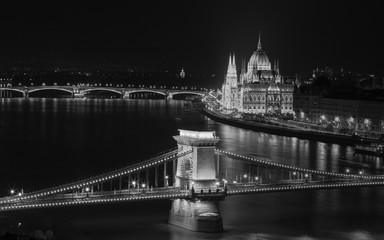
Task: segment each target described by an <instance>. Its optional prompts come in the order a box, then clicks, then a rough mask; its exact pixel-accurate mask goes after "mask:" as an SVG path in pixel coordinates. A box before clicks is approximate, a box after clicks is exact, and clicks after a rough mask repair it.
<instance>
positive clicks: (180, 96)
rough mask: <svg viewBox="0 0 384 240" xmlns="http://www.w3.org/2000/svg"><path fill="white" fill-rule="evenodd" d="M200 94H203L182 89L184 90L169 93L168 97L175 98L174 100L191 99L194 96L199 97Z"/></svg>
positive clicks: (194, 97)
mask: <svg viewBox="0 0 384 240" xmlns="http://www.w3.org/2000/svg"><path fill="white" fill-rule="evenodd" d="M202 96H204V94H203V93H197V92H189V91H184V92H174V93H169V97H168V98H170V99H175V100H193V99H196V98H201V97H202Z"/></svg>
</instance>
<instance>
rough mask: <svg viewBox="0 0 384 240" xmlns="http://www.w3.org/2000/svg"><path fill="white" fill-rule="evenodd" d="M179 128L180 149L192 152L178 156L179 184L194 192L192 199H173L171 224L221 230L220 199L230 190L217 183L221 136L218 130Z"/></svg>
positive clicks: (190, 227) (177, 179)
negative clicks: (217, 149)
mask: <svg viewBox="0 0 384 240" xmlns="http://www.w3.org/2000/svg"><path fill="white" fill-rule="evenodd" d="M179 131H180V135H179V136H174V138H175V140H176V141H177V144H178V148H179V152H180V153H181V152H186V151H189V152H190V153H188V154H186V155H184V156H180V157H179V158H178V162H177V171H176V176H175V178H176V182H175V187H180V188H181V189H189V190H191V192H192V194H191V198H189V199H176V200H173V202H172V208H171V211H170V217H169V223H170V224H173V225H177V226H180V227H183V228H186V229H189V230H192V231H199V232H221V231H222V230H223V222H222V218H221V216H220V205H219V201H220V200H223V199H224V197H225V195H226V192H225V191H219V188H218V185H217V183H218V179H217V174H218V173H216V163H215V145H216V143H217V142H219V139H218V138H217V137H216V136H215V132H214V131H206V132H201V131H189V130H179Z"/></svg>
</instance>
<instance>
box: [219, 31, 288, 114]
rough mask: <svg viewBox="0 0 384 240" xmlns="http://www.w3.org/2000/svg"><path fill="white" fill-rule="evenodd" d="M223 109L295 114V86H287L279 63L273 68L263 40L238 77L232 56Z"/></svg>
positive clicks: (224, 89) (223, 88) (223, 90)
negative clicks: (263, 47)
mask: <svg viewBox="0 0 384 240" xmlns="http://www.w3.org/2000/svg"><path fill="white" fill-rule="evenodd" d="M222 106H223V108H224V109H226V110H233V111H238V112H240V113H250V114H286V113H293V85H292V84H285V83H284V81H283V77H282V76H281V75H280V71H279V63H278V61H275V63H274V65H273V66H272V64H271V62H270V61H269V58H268V56H267V54H266V53H265V52H264V50H263V49H262V45H261V39H260V36H259V42H258V44H257V50H256V51H255V52H254V53H253V54H252V56H251V58H250V59H249V61H248V63H247V64H245V61H243V62H242V67H241V72H240V74H237V68H236V59H235V54H231V55H230V56H229V63H228V69H227V74H226V76H225V80H224V83H223V85H222Z"/></svg>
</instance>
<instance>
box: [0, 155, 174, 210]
mask: <svg viewBox="0 0 384 240" xmlns="http://www.w3.org/2000/svg"><path fill="white" fill-rule="evenodd" d="M174 157H177V154H173V155H171V156H169V157H165V158H163V159H161V160H158V161H155V162H153V163H149V164H145V165H144V166H141V167H136V168H134V169H132V170H127V171H124V172H121V173H117V174H114V175H111V176H107V177H103V178H100V179H97V180H93V181H89V182H86V183H80V184H77V185H72V186H68V187H63V188H60V189H56V190H50V191H46V192H42V193H38V194H32V195H29V196H25V197H22V195H23V194H24V192H23V191H22V192H19V193H18V194H17V196H19V197H21V198H19V199H11V200H6V201H0V203H6V202H11V201H16V200H23V199H29V198H34V197H40V196H46V195H50V194H54V193H59V192H63V191H67V190H72V189H75V188H81V187H84V186H89V185H91V184H95V183H98V182H101V181H105V180H109V179H112V178H116V177H119V176H122V175H124V174H128V173H131V172H135V171H138V170H141V169H143V168H146V167H150V166H153V165H156V164H159V163H162V162H164V161H167V160H169V159H172V158H174ZM165 178H166V179H168V176H166V177H165ZM166 182H167V185H168V181H166ZM12 191H13V194H14V193H15V191H14V190H11V192H12ZM88 191H89V190H88Z"/></svg>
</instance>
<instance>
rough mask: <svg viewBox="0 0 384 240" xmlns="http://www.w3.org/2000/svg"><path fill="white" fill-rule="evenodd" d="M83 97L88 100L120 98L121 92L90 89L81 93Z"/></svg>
mask: <svg viewBox="0 0 384 240" xmlns="http://www.w3.org/2000/svg"><path fill="white" fill-rule="evenodd" d="M81 93H82V95H84V97H90V98H121V97H122V96H123V92H122V91H119V90H116V89H109V88H91V89H86V90H82V91H81Z"/></svg>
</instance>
